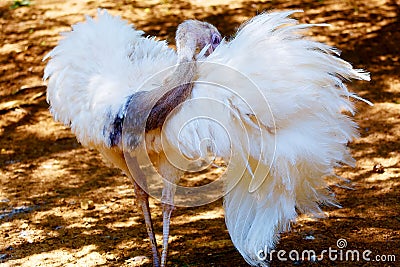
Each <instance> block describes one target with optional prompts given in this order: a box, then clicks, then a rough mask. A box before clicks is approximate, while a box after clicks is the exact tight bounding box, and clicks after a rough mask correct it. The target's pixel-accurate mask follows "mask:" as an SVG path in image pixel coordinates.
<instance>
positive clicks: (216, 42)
mask: <svg viewBox="0 0 400 267" xmlns="http://www.w3.org/2000/svg"><path fill="white" fill-rule="evenodd" d="M220 42H221V37H220V36H219V35H218V34H216V33H213V35H212V36H211V44H212V46H213V48H216V47H217V46H218V45H219V43H220Z"/></svg>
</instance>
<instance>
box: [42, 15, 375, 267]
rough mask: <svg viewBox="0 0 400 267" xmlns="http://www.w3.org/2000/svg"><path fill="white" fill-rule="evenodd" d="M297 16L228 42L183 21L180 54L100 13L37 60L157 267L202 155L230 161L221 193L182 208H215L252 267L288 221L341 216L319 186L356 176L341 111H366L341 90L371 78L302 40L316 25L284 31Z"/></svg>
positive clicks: (257, 20) (247, 28)
mask: <svg viewBox="0 0 400 267" xmlns="http://www.w3.org/2000/svg"><path fill="white" fill-rule="evenodd" d="M294 12H296V11H286V12H273V13H262V14H260V15H258V16H256V17H254V18H253V19H251V20H249V21H248V22H246V23H245V24H243V25H242V26H241V27H240V28H239V30H238V32H237V34H236V35H235V37H234V38H233V39H232V40H230V41H225V40H222V38H221V35H220V34H219V32H218V30H217V29H216V28H215V27H214V26H212V25H211V24H208V23H205V22H200V21H196V20H188V21H185V22H183V23H182V24H180V25H179V26H178V29H177V33H176V47H177V52H175V51H174V50H173V49H170V48H168V46H167V44H166V42H164V41H157V40H155V39H154V38H146V37H143V32H142V31H139V30H136V29H135V28H133V27H132V26H131V25H128V24H127V23H126V22H125V21H123V20H121V19H120V18H119V17H113V16H111V15H109V14H108V13H107V12H106V11H103V10H100V11H99V13H98V18H97V20H95V19H92V18H91V17H87V19H86V22H85V23H78V24H76V25H74V26H73V27H72V31H71V32H68V33H64V34H63V35H64V37H65V38H64V39H62V40H61V41H60V42H59V44H58V45H57V46H56V47H55V48H54V49H53V50H52V51H51V52H50V53H49V54H48V55H47V56H46V58H51V59H50V61H49V62H48V64H47V66H46V68H45V74H44V79H48V80H49V82H48V89H47V100H48V102H49V104H50V111H51V113H52V114H53V116H54V118H55V119H56V120H58V121H60V122H62V123H64V124H66V125H69V126H70V127H71V130H72V132H73V133H74V134H75V135H76V136H77V139H78V141H80V142H81V143H82V144H83V145H84V146H88V147H94V148H96V149H98V150H99V151H100V153H101V154H102V155H103V156H104V157H105V158H106V159H108V160H109V161H111V162H112V163H113V164H114V165H115V166H116V167H118V168H120V169H121V170H122V171H123V172H124V173H125V174H126V175H127V176H129V177H130V179H131V180H132V181H133V185H134V190H135V195H136V198H137V201H138V203H139V205H140V207H141V209H142V211H143V214H144V218H145V224H146V228H147V232H148V235H149V238H150V243H151V249H152V255H153V265H154V266H166V262H167V248H168V236H169V228H170V220H171V214H172V211H173V208H174V206H175V205H176V204H177V203H176V201H177V198H176V196H177V195H178V196H179V194H181V191H180V189H182V188H179V187H178V186H177V184H178V181H179V177H180V175H181V174H182V172H183V170H185V169H190V170H191V169H193V168H195V169H196V168H198V166H199V165H202V166H203V164H199V162H204V161H205V162H206V163H207V164H209V163H210V158H209V157H208V155H209V154H210V153H211V154H212V157H211V161H212V159H215V158H216V157H219V158H221V159H222V160H224V161H225V162H229V165H228V166H227V170H226V173H225V174H224V175H223V178H222V179H221V181H222V182H221V183H220V184H218V183H217V185H216V184H213V185H212V186H214V187H215V188H217V189H218V190H219V191H218V190H217V191H218V192H219V193H217V194H216V195H213V194H212V193H211V192H212V190H209V188H210V187H205V189H204V188H202V189H199V190H198V191H193V190H192V191H190V190H189V191H184V190H183V191H184V192H186V194H185V193H184V194H183V196H186V198H185V197H184V198H185V200H184V201H188V203H190V204H193V203H192V202H190V200H192V198H195V194H194V193H193V192H195V193H198V194H200V195H201V196H200V197H199V198H197V199H202V198H206V200H207V201H212V200H215V198H216V197H221V196H223V197H224V209H225V221H226V225H227V228H228V231H229V234H230V236H231V239H232V241H233V243H234V245H235V247H236V248H237V249H238V251H239V252H240V253H241V254H242V256H243V257H244V259H245V260H246V261H247V262H248V263H249V264H251V265H254V266H259V265H261V266H268V264H269V262H268V261H266V260H265V259H264V258H263V257H260V255H261V254H260V251H261V250H263V251H266V252H267V251H268V250H269V249H273V248H274V246H275V243H276V241H277V240H278V238H279V233H280V232H282V231H285V230H287V229H288V228H289V226H290V223H291V222H293V221H294V220H295V218H296V217H297V212H299V211H300V212H303V213H310V214H319V213H320V211H321V210H320V205H321V204H327V205H329V204H332V205H337V204H336V203H335V201H334V198H333V196H332V194H331V192H330V191H329V190H327V179H325V178H327V177H332V178H334V177H335V175H334V168H335V167H338V166H340V165H341V164H350V165H351V164H354V162H353V159H352V157H351V155H350V152H349V150H348V149H347V146H346V145H347V143H348V142H349V141H350V140H352V138H354V137H356V136H357V131H356V124H355V123H354V122H353V121H352V120H351V119H350V118H349V117H348V116H347V115H345V114H344V113H343V111H347V112H350V113H354V111H353V103H352V101H351V99H359V100H363V99H361V98H360V97H358V96H356V95H355V94H353V93H351V92H349V91H348V90H347V87H346V85H345V84H344V83H343V80H344V79H347V80H350V79H360V80H369V75H368V74H367V73H365V72H363V71H361V70H355V69H353V68H352V66H351V65H350V64H349V63H347V62H346V61H344V60H342V59H340V58H339V57H338V52H337V51H336V50H335V49H333V48H332V47H330V46H327V45H325V44H322V43H319V42H316V41H313V40H310V39H308V38H305V37H304V34H303V33H302V32H303V31H304V30H305V29H307V28H308V27H310V26H312V25H305V24H297V23H296V21H295V20H294V19H290V18H289V16H290V15H291V14H292V13H294ZM363 101H365V100H363ZM366 102H367V103H369V102H368V101H366ZM204 140H206V141H207V142H206V145H204V144H205V143H204ZM176 154H179V155H180V157H174V156H171V155H176ZM143 159H145V163H151V164H152V165H154V166H155V168H156V171H157V172H158V173H159V175H160V176H161V178H162V192H161V194H158V193H156V194H155V195H157V194H158V195H157V197H159V199H160V200H161V202H162V208H163V211H162V214H163V241H162V252H161V257H160V255H159V252H158V248H157V243H156V239H155V235H154V231H153V225H152V219H151V214H150V209H149V203H148V197H149V192H155V191H152V187H153V183H152V182H153V180H149V177H150V176H151V175H149V174H148V173H147V172H146V171H145V168H144V164H143V162H144V161H143ZM147 159H148V161H147V162H146V160H147ZM207 164H206V166H207ZM182 166H183V167H182ZM193 166H195V167H193ZM215 188H214V189H215ZM187 192H191V195H188V194H187ZM151 194H152V193H151ZM209 195H212V197H211V199H207V197H208V196H209ZM152 196H153V194H152ZM180 196H182V194H181V195H180ZM196 201H197V200H196ZM200 202H201V201H200ZM202 203H203V202H202ZM195 204H199V202H197V203H195ZM264 248H265V249H264Z"/></svg>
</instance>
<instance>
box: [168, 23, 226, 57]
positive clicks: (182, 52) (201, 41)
mask: <svg viewBox="0 0 400 267" xmlns="http://www.w3.org/2000/svg"><path fill="white" fill-rule="evenodd" d="M221 40H222V37H221V34H220V33H219V32H218V30H217V28H215V27H214V26H213V25H212V24H210V23H207V22H202V21H198V20H186V21H184V22H182V23H181V24H180V25H179V26H178V29H177V31H176V47H177V50H178V56H179V57H180V58H181V59H185V58H186V59H189V60H191V59H193V58H194V55H195V54H196V52H198V51H201V50H202V49H203V48H204V47H206V46H207V45H209V48H208V49H207V51H206V53H205V55H206V56H208V55H210V54H211V53H212V52H213V51H214V50H215V48H217V46H218V45H219V44H220V42H221Z"/></svg>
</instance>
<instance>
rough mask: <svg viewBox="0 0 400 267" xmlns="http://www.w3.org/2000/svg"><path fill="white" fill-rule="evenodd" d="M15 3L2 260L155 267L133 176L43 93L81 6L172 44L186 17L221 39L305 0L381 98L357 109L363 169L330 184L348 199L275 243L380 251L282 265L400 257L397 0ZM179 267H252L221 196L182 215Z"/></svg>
mask: <svg viewBox="0 0 400 267" xmlns="http://www.w3.org/2000/svg"><path fill="white" fill-rule="evenodd" d="M12 2H13V1H4V0H3V1H2V2H1V3H0V25H1V26H0V29H1V31H0V40H1V46H0V62H1V64H0V73H1V75H0V136H1V138H0V266H150V265H151V264H150V257H151V254H150V251H149V243H148V238H147V233H146V229H145V227H144V223H143V219H142V216H141V213H140V212H138V210H137V209H136V207H135V205H134V195H133V190H132V186H131V184H130V182H129V181H128V179H127V178H126V177H124V176H122V175H121V173H120V172H119V171H118V170H115V169H111V168H109V167H108V166H107V164H105V163H104V162H103V161H102V159H101V158H100V156H99V155H98V153H97V152H96V151H92V150H89V149H86V148H83V147H81V145H80V144H78V143H77V141H76V140H75V138H74V136H73V135H72V134H71V133H70V132H69V129H68V128H66V127H64V126H61V125H60V124H58V123H55V122H54V121H53V120H52V118H51V116H50V114H49V112H48V105H47V103H46V100H45V89H46V87H45V84H44V83H43V81H42V80H41V77H42V75H43V68H44V66H45V63H44V62H42V58H43V57H44V55H45V54H46V53H47V52H49V51H50V50H51V49H52V48H53V47H54V46H55V45H56V44H57V41H58V40H59V39H60V37H59V34H58V33H59V32H60V31H66V30H69V29H70V25H71V24H73V23H76V22H78V21H82V20H83V14H90V15H95V13H96V8H98V7H102V8H108V9H109V10H110V12H111V13H112V14H118V15H121V16H122V17H123V18H125V19H127V20H129V21H130V22H132V23H134V24H135V25H136V27H137V28H139V29H142V30H144V31H145V32H146V33H147V34H150V35H157V36H159V37H160V38H162V39H167V40H168V41H169V42H171V43H172V44H173V39H174V32H175V29H176V26H177V25H178V24H179V23H180V22H182V21H183V20H184V19H187V18H196V19H201V20H205V21H208V22H211V23H213V24H214V25H216V26H217V27H218V28H219V29H220V31H221V32H222V33H223V34H224V35H225V36H230V35H232V34H233V33H234V32H235V30H236V29H237V27H238V26H239V24H240V23H241V22H243V21H245V20H246V19H248V18H250V17H252V16H254V15H256V14H257V13H259V12H261V11H263V10H269V9H303V10H304V13H301V14H297V15H296V18H298V19H299V20H300V21H302V22H309V23H330V24H331V25H332V26H331V27H329V28H317V29H315V30H313V32H312V34H313V36H315V38H317V39H318V40H321V41H325V42H327V43H329V44H331V45H334V46H336V47H338V48H339V49H341V50H342V51H343V53H342V57H343V58H344V59H346V60H349V61H351V62H352V63H353V64H354V66H355V67H356V68H364V69H367V70H368V71H370V72H371V77H372V81H371V82H370V83H367V82H354V83H352V84H351V85H350V88H351V90H353V91H355V92H357V93H358V94H359V95H360V96H362V97H364V98H366V99H369V100H371V101H372V102H374V104H375V105H374V106H373V107H370V106H368V105H366V104H363V103H358V104H357V107H358V114H357V115H356V117H355V120H356V121H357V122H358V123H359V125H360V138H359V139H358V140H355V141H354V142H353V143H351V144H350V147H351V149H352V152H353V155H354V157H355V158H356V159H357V166H356V167H355V168H344V169H341V170H338V174H340V175H342V176H343V177H346V178H348V179H349V180H350V181H351V183H349V184H347V183H344V184H342V185H341V187H337V186H334V187H333V188H332V189H333V191H334V192H335V193H336V195H337V199H338V201H339V203H340V204H341V205H342V206H343V208H341V209H339V208H328V207H327V208H325V209H324V210H325V211H326V218H323V219H318V220H316V219H310V218H307V217H305V216H304V217H301V218H300V219H299V221H298V223H297V224H295V225H294V226H293V229H292V231H291V232H289V233H287V234H284V235H283V236H282V239H281V241H280V243H279V244H278V247H277V250H280V249H282V250H285V251H287V252H289V251H291V250H293V249H296V250H298V251H302V250H305V249H313V250H315V251H317V252H321V251H322V250H324V249H328V248H329V247H331V248H333V249H337V246H336V245H337V240H338V239H340V238H342V239H346V241H347V247H346V249H354V250H359V251H361V252H362V251H365V250H371V251H372V254H371V255H370V257H371V259H372V261H370V262H367V261H353V262H349V261H347V262H345V261H341V260H336V261H330V260H327V259H326V258H325V259H324V260H323V261H322V262H314V263H312V262H310V261H286V262H285V261H279V260H278V259H277V258H276V257H275V258H274V260H273V263H272V266H399V264H400V263H399V262H400V166H399V165H400V154H399V149H400V142H399V141H400V138H399V134H400V76H399V73H400V68H399V66H400V61H399V56H400V53H399V52H400V46H399V43H400V31H399V26H400V7H399V2H396V1H389V0H370V1H358V0H344V1H337V0H334V1H331V0H320V1H315V0H303V1H300V0H294V1H279V0H276V1H214V3H213V4H211V3H208V1H200V0H197V1H168V0H163V1H159V0H153V1H115V2H114V1H98V2H96V1H77V0H73V1H45V0H37V1H32V4H31V6H29V7H20V8H17V9H10V8H9V6H10V5H11V4H12ZM210 2H211V1H210ZM374 166H375V168H374ZM344 186H351V187H352V188H353V189H346V188H344ZM90 201H92V202H93V203H94V206H93V208H92V209H85V206H84V205H82V204H84V203H87V202H90ZM151 207H152V208H153V210H154V211H153V212H154V213H153V216H154V217H155V228H156V232H157V233H161V229H162V228H161V227H162V225H161V221H162V219H161V212H160V207H159V205H158V204H157V203H155V202H154V201H152V203H151ZM157 239H158V240H160V239H161V235H157ZM390 255H394V256H395V257H396V260H397V261H396V262H393V260H394V259H393V258H390ZM376 256H381V259H382V260H383V259H386V261H379V262H378V261H377V260H378V258H376ZM169 264H170V266H246V263H245V262H244V260H243V259H242V257H241V256H240V254H239V253H238V252H237V251H236V250H235V248H234V247H233V245H232V243H231V241H230V238H229V235H228V233H227V230H226V228H225V225H224V219H223V210H222V208H221V201H216V202H214V203H211V204H209V205H207V206H202V207H199V208H187V209H183V208H180V209H178V210H176V211H175V212H174V216H173V221H172V230H171V242H170V256H169Z"/></svg>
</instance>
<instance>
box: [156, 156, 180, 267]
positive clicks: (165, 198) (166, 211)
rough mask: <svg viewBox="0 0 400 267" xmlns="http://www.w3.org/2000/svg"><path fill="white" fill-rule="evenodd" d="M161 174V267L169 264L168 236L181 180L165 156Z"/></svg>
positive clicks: (161, 163)
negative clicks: (162, 185) (176, 193)
mask: <svg viewBox="0 0 400 267" xmlns="http://www.w3.org/2000/svg"><path fill="white" fill-rule="evenodd" d="M159 171H160V174H161V175H162V176H163V178H164V179H165V180H164V187H163V191H162V197H161V202H162V208H163V211H162V213H163V243H162V252H161V267H165V266H166V264H167V255H168V237H169V229H170V223H171V214H172V211H173V210H174V196H175V191H176V184H177V182H178V180H179V172H178V171H177V170H176V169H175V167H173V166H172V165H171V164H170V163H169V162H168V160H167V158H166V157H165V155H161V156H160V164H159Z"/></svg>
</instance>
